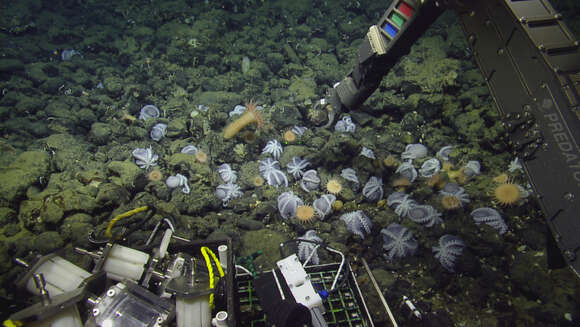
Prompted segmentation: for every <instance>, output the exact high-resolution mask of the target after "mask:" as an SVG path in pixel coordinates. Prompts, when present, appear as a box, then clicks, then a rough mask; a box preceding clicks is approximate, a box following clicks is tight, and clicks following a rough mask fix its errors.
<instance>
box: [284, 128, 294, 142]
mask: <svg viewBox="0 0 580 327" xmlns="http://www.w3.org/2000/svg"><path fill="white" fill-rule="evenodd" d="M284 141H285V142H286V143H292V142H294V141H296V134H294V132H292V131H291V130H287V131H286V132H284Z"/></svg>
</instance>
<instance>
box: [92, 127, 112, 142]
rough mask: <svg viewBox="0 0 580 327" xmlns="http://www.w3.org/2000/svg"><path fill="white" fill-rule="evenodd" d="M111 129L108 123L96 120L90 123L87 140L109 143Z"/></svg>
mask: <svg viewBox="0 0 580 327" xmlns="http://www.w3.org/2000/svg"><path fill="white" fill-rule="evenodd" d="M112 134H113V131H112V129H111V127H110V126H109V124H105V123H99V122H96V123H94V124H93V125H91V131H90V132H89V140H91V141H92V142H93V143H95V144H97V145H105V144H107V143H109V141H110V139H111V135H112Z"/></svg>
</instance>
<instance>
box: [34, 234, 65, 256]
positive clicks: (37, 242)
mask: <svg viewBox="0 0 580 327" xmlns="http://www.w3.org/2000/svg"><path fill="white" fill-rule="evenodd" d="M63 245H64V241H63V240H62V238H61V237H60V235H59V234H58V233H57V232H53V231H50V232H44V233H42V234H40V235H38V236H36V238H34V239H33V240H32V247H33V248H34V250H36V251H38V253H39V254H48V253H51V252H53V251H55V250H57V249H59V248H61V247H62V246H63Z"/></svg>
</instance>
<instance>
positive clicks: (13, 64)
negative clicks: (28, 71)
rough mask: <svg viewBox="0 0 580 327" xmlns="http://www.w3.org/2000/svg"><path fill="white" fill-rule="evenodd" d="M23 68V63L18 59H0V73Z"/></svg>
mask: <svg viewBox="0 0 580 327" xmlns="http://www.w3.org/2000/svg"><path fill="white" fill-rule="evenodd" d="M23 69H24V64H23V63H22V61H20V60H18V59H0V73H12V72H15V71H18V70H23Z"/></svg>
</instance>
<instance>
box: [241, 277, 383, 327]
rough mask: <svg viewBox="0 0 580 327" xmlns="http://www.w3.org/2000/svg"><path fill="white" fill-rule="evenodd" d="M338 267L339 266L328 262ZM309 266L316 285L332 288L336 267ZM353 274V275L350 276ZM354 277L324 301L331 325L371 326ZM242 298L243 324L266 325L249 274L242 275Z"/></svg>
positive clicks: (335, 326)
mask: <svg viewBox="0 0 580 327" xmlns="http://www.w3.org/2000/svg"><path fill="white" fill-rule="evenodd" d="M328 267H334V268H336V266H326V268H328ZM309 268H312V267H308V268H307V272H308V275H309V276H310V279H311V281H312V284H313V285H314V287H315V289H330V288H331V286H332V282H333V281H334V277H335V276H336V270H335V269H323V270H316V271H314V270H312V269H309ZM349 277H350V276H349ZM353 283H356V281H354V279H352V278H348V282H347V283H344V284H343V285H342V286H341V287H340V288H339V289H338V290H337V291H336V292H333V293H331V294H330V295H329V296H328V298H327V299H326V300H324V301H323V303H324V307H325V309H326V312H325V313H324V315H323V316H324V319H325V320H326V322H327V324H328V326H329V327H369V326H372V325H371V324H369V323H368V321H369V317H368V315H367V314H365V312H366V311H365V306H364V303H362V301H364V300H363V299H362V298H360V297H359V296H357V294H359V293H358V292H357V290H358V288H357V287H355V286H353ZM237 286H238V299H239V304H240V316H239V321H240V326H248V327H266V326H268V324H267V320H266V315H265V314H264V313H263V312H262V308H261V306H260V302H259V299H258V298H257V295H256V293H255V291H254V288H253V285H252V279H251V278H250V276H249V275H243V276H238V278H237Z"/></svg>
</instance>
